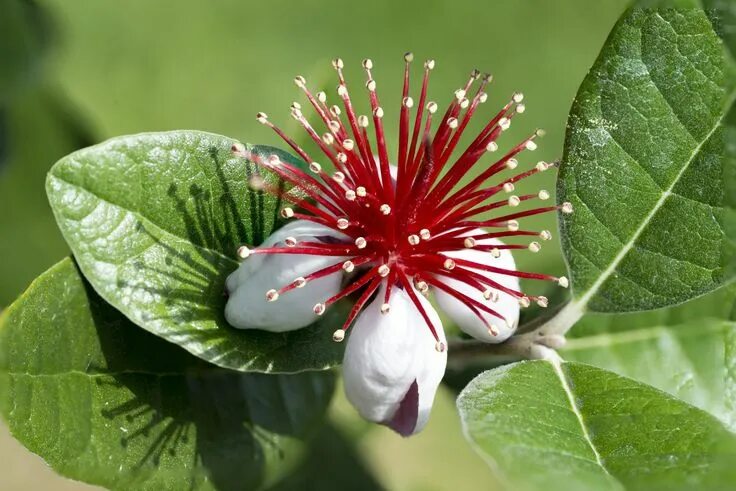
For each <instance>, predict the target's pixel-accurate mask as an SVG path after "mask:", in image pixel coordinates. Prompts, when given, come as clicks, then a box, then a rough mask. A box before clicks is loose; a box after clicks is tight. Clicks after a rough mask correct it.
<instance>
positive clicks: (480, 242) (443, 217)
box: [225, 53, 572, 435]
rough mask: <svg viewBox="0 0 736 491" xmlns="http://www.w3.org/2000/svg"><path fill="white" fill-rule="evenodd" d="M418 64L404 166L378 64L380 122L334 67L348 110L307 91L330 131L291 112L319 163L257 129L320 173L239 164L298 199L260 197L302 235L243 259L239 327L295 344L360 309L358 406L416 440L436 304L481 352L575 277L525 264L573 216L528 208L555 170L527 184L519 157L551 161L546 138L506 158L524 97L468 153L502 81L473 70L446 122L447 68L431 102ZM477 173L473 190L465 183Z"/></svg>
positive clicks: (428, 388) (532, 139)
mask: <svg viewBox="0 0 736 491" xmlns="http://www.w3.org/2000/svg"><path fill="white" fill-rule="evenodd" d="M412 58H413V56H412V55H411V54H410V53H407V54H406V55H405V61H406V63H405V71H404V84H403V93H402V102H401V107H400V109H399V116H398V117H399V120H398V126H399V135H398V148H397V149H396V153H395V154H392V155H391V156H389V149H388V146H387V145H386V136H385V133H384V127H383V118H384V109H383V107H382V106H381V103H380V100H379V97H378V92H377V86H376V81H375V79H374V78H373V75H372V68H373V62H372V61H371V60H364V61H363V67H364V69H365V73H366V78H367V80H366V84H365V87H366V89H367V92H368V97H369V101H370V107H371V113H370V116H368V115H358V114H356V111H355V109H354V107H353V102H352V99H351V94H350V92H349V90H348V86H347V84H346V82H345V77H344V74H343V62H342V60H340V59H336V60H334V61H333V66H334V68H335V70H336V72H337V77H338V82H339V84H338V86H337V97H338V99H339V100H340V103H341V104H340V105H329V104H328V102H327V96H326V94H325V93H324V92H319V93H317V94H313V93H312V92H311V91H310V90H309V89H308V88H307V83H306V80H305V79H304V78H303V77H296V79H295V83H296V85H297V86H298V87H299V88H300V89H302V91H303V92H304V94H305V96H306V99H307V101H308V103H309V104H310V105H311V106H312V108H313V109H314V111H315V113H316V116H317V118H318V119H319V120H320V122H321V124H322V125H323V126H324V128H323V129H322V130H318V129H316V128H314V127H313V126H312V124H311V123H310V122H309V121H308V120H307V118H306V117H305V116H304V114H303V112H302V106H301V105H300V104H299V103H296V102H295V103H293V104H292V106H291V115H292V117H293V118H294V119H295V120H296V121H297V122H298V123H299V124H300V125H301V126H302V127H303V128H304V130H305V131H306V133H307V135H308V136H309V137H310V139H311V140H312V141H313V142H314V143H315V144H316V145H317V146H318V147H319V149H320V151H321V157H320V159H315V158H313V157H312V155H310V154H308V153H307V151H306V150H304V149H303V148H302V147H300V146H299V145H298V144H297V143H296V142H295V141H294V140H293V139H291V138H290V137H289V136H287V135H286V133H285V132H284V131H282V130H281V129H280V128H279V127H277V126H276V125H274V124H273V123H272V122H271V121H270V119H269V118H268V116H267V115H266V114H264V113H258V115H257V119H258V121H259V122H261V123H262V124H264V125H266V126H268V127H270V128H272V129H273V130H274V131H275V132H276V133H277V134H278V135H279V136H280V137H281V138H283V140H284V141H285V142H286V143H287V144H288V145H289V146H290V147H291V148H292V149H293V151H294V152H296V153H297V154H298V155H299V156H300V157H301V158H302V159H303V160H304V161H305V162H306V163H307V167H308V169H309V171H306V170H302V169H301V168H299V167H297V166H295V165H292V164H289V163H287V162H284V161H283V160H282V159H280V158H279V157H278V156H277V155H271V156H269V157H267V158H261V157H259V156H258V155H255V154H251V153H250V152H249V151H248V150H247V149H246V148H245V147H244V146H242V145H239V144H237V145H234V146H233V152H234V153H235V154H236V155H240V156H242V157H243V158H248V159H251V160H253V161H255V162H256V163H257V164H258V165H260V166H262V167H264V168H266V169H268V170H270V171H272V172H274V173H276V174H277V175H279V176H280V177H281V178H282V179H283V180H284V181H286V182H287V183H289V184H290V185H291V186H292V187H290V188H276V187H267V186H266V185H265V184H264V183H263V181H258V182H257V183H255V185H257V186H259V187H261V188H264V189H265V190H266V191H268V192H270V193H272V194H274V195H277V196H279V197H280V198H281V199H283V200H284V201H286V202H288V203H289V204H290V205H291V206H290V207H287V208H284V209H283V210H281V214H282V216H283V217H284V218H288V219H292V220H293V221H292V222H290V223H289V224H287V225H286V226H284V227H283V228H281V229H279V230H277V231H276V232H274V234H273V235H272V236H271V237H269V238H268V240H267V241H266V242H265V243H264V244H262V245H261V246H259V247H257V248H249V247H247V246H243V247H241V248H240V250H239V254H240V256H241V257H242V258H244V259H246V260H245V261H244V262H243V263H242V265H241V266H240V268H239V269H238V270H237V271H235V272H234V273H233V274H232V275H231V276H230V277H229V278H228V281H227V288H228V292H229V295H230V297H229V300H228V304H227V308H226V311H225V315H226V318H227V320H228V321H229V322H230V324H232V325H233V326H234V327H237V328H243V329H249V328H255V329H266V330H270V331H274V332H281V331H286V330H292V329H299V328H303V327H306V326H308V325H309V324H311V323H312V322H313V321H314V320H315V319H316V318H317V317H318V316H320V315H322V314H323V313H324V312H325V310H326V309H328V308H329V307H330V306H331V305H332V304H334V303H335V302H337V301H338V300H341V299H343V298H345V297H347V296H349V295H352V294H355V296H356V300H355V303H354V305H353V307H352V310H351V311H350V313H349V314H348V316H347V318H346V319H345V321H344V324H343V326H342V327H341V328H340V329H338V330H336V331H335V332H334V334H333V339H334V340H335V341H338V342H340V341H343V339H345V338H346V337H347V348H346V351H345V358H344V361H343V373H344V380H345V391H346V394H347V397H348V399H349V400H350V401H351V402H352V404H353V405H354V406H355V407H356V408H357V409H358V411H359V412H360V414H361V415H363V416H364V417H365V418H367V419H369V420H371V421H375V422H378V423H382V424H385V425H387V426H389V427H391V428H393V429H394V430H396V431H397V432H399V433H401V434H402V435H411V434H413V433H415V432H417V431H419V430H421V429H422V428H423V427H424V425H425V424H426V422H427V419H428V417H429V411H430V408H431V406H432V401H433V399H434V395H435V392H436V390H437V387H438V385H439V383H440V380H441V379H442V375H443V374H444V370H445V365H446V362H447V343H446V340H445V335H444V331H443V327H442V324H441V322H440V318H439V316H438V315H437V312H436V311H435V310H434V308H433V307H432V305H431V304H430V303H429V301H428V300H427V299H426V298H425V297H427V296H428V295H429V293H430V292H433V293H434V296H435V298H436V302H437V304H438V305H439V307H440V308H442V309H443V310H444V311H445V313H446V314H447V316H448V317H449V318H450V319H452V320H453V321H454V322H455V323H457V325H458V326H459V327H460V329H462V330H463V331H464V332H466V333H467V334H469V335H470V336H472V337H474V338H477V339H479V340H481V341H485V342H489V343H498V342H502V341H504V340H506V339H507V338H509V337H510V336H511V335H512V334H513V333H514V331H515V330H516V327H517V324H518V319H519V309H520V307H525V306H528V305H529V304H530V303H531V302H536V303H537V304H539V305H540V306H542V307H546V305H547V299H546V298H545V297H542V296H532V295H526V294H525V293H523V292H522V291H521V289H520V285H519V279H520V278H531V279H537V280H546V281H553V282H557V283H558V284H560V285H561V286H563V287H566V286H567V279H566V278H565V277H559V278H558V277H554V276H549V275H545V274H540V273H533V272H524V271H519V270H517V269H516V265H515V261H514V258H513V256H512V251H521V250H527V251H531V252H533V253H534V252H538V251H539V250H540V247H541V246H540V241H545V240H549V239H550V238H551V234H550V232H549V231H547V230H529V229H525V228H523V227H522V225H521V223H520V221H521V220H522V219H524V218H526V217H529V216H532V215H538V214H541V213H547V212H552V211H556V210H562V211H563V212H571V211H572V207H571V205H570V204H569V203H563V204H561V205H554V204H547V203H546V202H547V201H548V200H549V199H550V193H549V192H547V191H545V190H540V191H538V192H536V193H533V194H523V195H519V194H515V186H516V184H517V183H518V182H519V181H521V180H523V179H526V178H528V177H530V176H532V175H534V174H537V173H539V172H544V171H546V170H547V169H549V168H550V167H552V165H550V164H548V163H546V162H543V161H541V162H538V163H537V164H536V165H534V166H532V167H531V168H529V169H527V170H523V171H520V170H517V167H519V166H520V163H519V160H518V158H519V156H520V154H521V153H522V152H533V151H534V150H535V149H536V148H537V143H536V140H537V138H539V137H540V136H541V134H542V132H541V131H539V130H538V131H536V132H534V133H533V134H532V135H530V136H529V137H528V138H526V139H525V140H524V141H522V142H520V143H518V144H517V145H515V146H513V147H511V149H510V150H508V151H506V152H505V153H502V152H501V151H500V148H499V145H498V143H497V141H498V139H499V137H500V136H501V135H502V133H503V132H504V131H506V130H507V129H508V128H509V127H510V125H511V122H512V120H513V119H514V118H515V117H516V116H517V115H519V114H521V113H523V112H524V109H525V106H524V103H523V99H524V96H523V95H522V94H521V93H514V94H513V95H512V96H511V97H510V99H509V101H508V102H507V103H506V104H505V105H504V106H503V107H502V108H501V110H500V111H498V112H497V113H496V114H495V115H493V116H492V117H491V118H490V120H489V121H488V122H487V124H486V125H485V126H484V127H483V129H482V130H481V132H480V133H479V134H478V135H476V136H475V138H474V139H473V140H472V142H471V143H470V144H469V145H468V146H467V147H466V148H465V149H464V150H462V151H460V150H459V149H458V144H459V142H460V139H461V137H462V136H463V134H464V132H465V130H466V128H467V126H468V123H469V122H470V121H471V118H472V117H473V116H474V115H475V113H476V111H477V110H478V109H479V107H480V106H481V105H482V104H483V103H484V102H486V99H487V95H486V92H485V90H486V88H487V87H488V84H489V83H490V82H491V77H490V76H489V75H481V73H480V72H478V71H477V70H473V72H472V73H471V74H470V77H469V78H468V79H467V81H466V82H465V83H464V85H463V86H462V87H461V88H459V89H458V90H456V91H455V93H454V97H452V100H451V102H450V104H449V106H448V107H447V109H446V110H445V112H444V113H443V114H442V115H441V116H440V114H441V113H439V112H438V105H437V104H436V103H435V102H432V101H429V100H428V87H429V79H430V73H431V71H432V70H433V68H434V65H435V63H434V61H432V60H430V61H427V62H426V63H425V64H424V73H423V78H422V84H421V90H420V94H419V98H418V100H417V102H416V103H415V101H414V99H413V98H412V97H411V96H410V95H409V87H410V66H411V62H412ZM471 90H472V93H471ZM371 127H372V128H371ZM369 132H371V133H373V142H372V141H371V138H370V137H369ZM488 158H490V159H491V162H490V163H487V162H486V160H487V159H488ZM320 160H321V162H320ZM392 162H395V165H392ZM471 171H472V175H473V177H472V179H469V180H467V182H465V181H463V178H464V177H466V176H468V175H469V173H471ZM537 202H538V203H540V204H539V205H535V203H537ZM530 205H531V206H530ZM519 239H521V240H523V241H524V242H523V243H518V242H519ZM506 241H511V242H513V241H515V242H514V243H506ZM351 326H352V327H351ZM349 331H352V333H351V334H349V335H348V332H349Z"/></svg>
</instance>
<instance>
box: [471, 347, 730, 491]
mask: <svg viewBox="0 0 736 491" xmlns="http://www.w3.org/2000/svg"><path fill="white" fill-rule="evenodd" d="M458 407H459V409H460V414H461V418H462V421H463V426H464V430H465V433H466V436H467V437H468V439H469V440H470V441H471V443H472V444H473V446H474V447H475V449H476V450H477V452H478V453H479V454H480V455H481V456H482V457H483V458H484V459H485V460H486V462H487V463H488V464H489V465H490V466H491V468H492V469H493V470H494V471H495V472H496V473H497V474H498V475H499V477H500V478H501V479H502V480H503V481H504V482H505V483H506V484H507V486H506V487H507V488H508V489H513V490H523V491H532V490H545V491H556V490H565V491H570V490H591V489H595V490H623V489H628V490H639V489H641V490H647V491H653V490H660V489H661V490H668V491H671V490H680V489H681V490H692V489H708V490H711V489H712V490H720V489H728V488H729V487H731V486H732V485H733V483H734V482H736V480H734V479H736V475H735V474H734V473H735V471H734V470H733V468H732V467H733V465H732V462H733V459H734V458H736V435H734V434H733V433H731V432H729V431H728V430H727V429H726V428H725V426H724V425H723V424H722V423H721V422H720V421H719V420H718V419H716V418H715V417H713V416H711V415H710V414H708V413H706V412H705V411H702V410H700V409H698V408H695V407H693V406H690V405H688V404H686V403H685V402H682V401H680V400H678V399H675V398H674V397H672V396H670V395H668V394H666V393H664V392H661V391H659V390H657V389H655V388H653V387H650V386H648V385H644V384H642V383H639V382H636V381H634V380H631V379H629V378H625V377H621V376H619V375H616V374H614V373H612V372H608V371H606V370H602V369H599V368H594V367H592V366H588V365H584V364H581V363H562V364H560V365H558V364H554V363H550V362H547V361H532V362H520V363H515V364H512V365H506V366H504V367H502V368H498V369H495V370H491V371H488V372H485V373H483V374H481V375H480V376H478V377H477V378H476V379H474V380H473V381H472V382H471V383H470V384H469V385H468V386H467V387H466V388H465V390H463V392H462V393H461V394H460V396H459V398H458ZM729 467H730V468H729Z"/></svg>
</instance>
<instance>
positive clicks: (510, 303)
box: [434, 231, 520, 343]
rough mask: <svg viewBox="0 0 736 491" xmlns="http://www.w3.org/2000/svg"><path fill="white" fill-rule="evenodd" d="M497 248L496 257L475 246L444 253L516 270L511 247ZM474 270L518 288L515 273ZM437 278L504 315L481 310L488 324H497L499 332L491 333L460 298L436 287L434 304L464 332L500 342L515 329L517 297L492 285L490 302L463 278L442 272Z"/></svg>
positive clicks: (497, 242)
mask: <svg viewBox="0 0 736 491" xmlns="http://www.w3.org/2000/svg"><path fill="white" fill-rule="evenodd" d="M472 233H473V234H475V233H482V232H481V231H474V232H472ZM478 244H484V245H502V244H503V243H502V242H501V241H500V240H497V239H485V240H480V241H478ZM500 252H501V255H500V257H498V258H494V257H493V256H492V255H491V254H490V253H488V252H481V251H478V250H474V249H465V250H462V251H452V252H448V253H446V254H447V255H448V256H450V257H454V258H458V259H466V260H468V261H473V262H476V263H482V264H487V265H489V266H496V267H499V268H505V269H510V270H514V271H515V270H516V264H515V263H514V258H513V256H512V255H511V251H509V250H508V249H506V250H501V251H500ZM474 271H477V272H478V273H480V274H482V275H484V276H486V277H487V278H491V279H492V280H493V281H495V282H496V283H500V284H501V285H503V286H505V287H507V288H512V289H514V290H517V291H518V290H519V279H518V278H516V277H515V276H508V275H503V274H497V273H489V272H487V271H481V270H478V269H474ZM440 279H441V280H442V281H443V282H445V283H447V284H448V285H449V286H450V287H452V288H453V289H455V290H457V291H458V292H460V293H462V294H464V295H467V296H469V297H471V298H473V299H475V300H477V301H479V302H482V303H484V304H485V305H488V307H490V308H491V309H493V310H495V311H496V312H498V313H499V314H500V315H501V317H503V320H502V319H498V318H496V317H494V316H492V315H491V314H489V313H486V312H483V311H480V312H481V315H483V317H484V318H485V319H486V320H487V321H488V322H489V323H490V324H492V325H494V326H495V327H496V331H497V332H498V335H496V336H494V335H492V334H491V333H490V332H489V330H488V327H487V326H486V324H485V323H484V322H483V321H482V320H481V319H479V318H478V316H477V315H476V314H475V313H474V312H473V311H472V310H470V309H469V308H468V307H467V306H466V305H465V304H464V303H462V302H461V301H460V300H458V299H457V298H455V297H453V296H452V295H450V294H449V293H446V292H444V291H442V290H440V289H438V288H435V289H434V293H435V298H436V299H437V304H438V305H439V306H440V308H441V309H442V310H443V311H444V312H445V313H446V314H447V315H448V317H450V319H452V320H453V322H455V323H456V324H457V325H458V327H460V329H462V330H463V332H465V333H467V334H469V335H470V336H473V337H474V338H476V339H478V340H480V341H485V342H488V343H501V342H503V341H505V340H506V339H508V338H509V337H510V336H511V335H512V334H513V333H514V331H516V327H517V326H518V324H519V310H520V307H519V302H518V300H517V299H516V298H514V297H512V296H511V295H509V294H507V293H504V292H501V291H498V290H495V289H492V290H493V292H494V294H497V295H498V300H497V301H496V302H490V301H488V300H486V299H485V298H483V293H482V292H479V291H478V290H476V289H475V288H473V287H471V286H470V285H468V284H466V283H463V282H462V281H458V280H452V279H449V278H447V277H444V276H443V277H441V278H440Z"/></svg>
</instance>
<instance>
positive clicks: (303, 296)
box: [225, 220, 347, 332]
mask: <svg viewBox="0 0 736 491" xmlns="http://www.w3.org/2000/svg"><path fill="white" fill-rule="evenodd" d="M287 237H294V238H296V239H297V240H309V241H314V240H318V238H319V237H332V238H340V239H344V238H345V236H344V235H342V234H340V233H338V232H336V231H335V230H332V229H331V228H329V227H325V226H323V225H319V224H316V223H312V222H309V221H305V220H296V221H293V222H289V223H288V224H287V225H285V226H283V227H282V228H280V229H279V230H277V231H276V232H274V233H273V234H271V236H270V237H269V238H268V239H266V241H265V242H264V243H263V244H262V247H270V246H274V245H278V244H280V243H283V241H284V240H285V239H286V238H287ZM346 259H347V258H344V257H328V256H312V255H306V254H254V255H252V256H251V257H249V258H247V259H246V260H245V261H243V263H242V264H241V265H240V267H238V269H237V270H235V272H233V273H232V274H231V275H230V276H229V277H228V278H227V282H226V287H227V291H228V293H229V295H230V296H229V298H228V301H227V305H226V306H225V318H226V319H227V321H228V323H229V324H230V325H231V326H233V327H237V328H239V329H265V330H267V331H272V332H283V331H291V330H294V329H299V328H301V327H304V326H307V325H309V324H311V323H312V322H314V321H315V320H316V319H317V315H316V314H315V313H314V311H313V310H312V309H313V307H314V305H315V304H316V303H319V302H323V301H325V300H327V299H328V298H329V297H331V296H333V295H335V294H336V293H338V292H339V291H340V286H341V282H342V278H343V275H342V272H337V273H334V274H331V275H329V276H325V277H324V278H320V279H317V280H314V281H310V282H309V283H307V285H306V286H305V287H303V288H296V289H294V290H291V291H289V292H286V293H284V294H283V295H281V296H280V297H279V299H278V300H277V301H275V302H269V301H267V300H266V292H267V291H268V290H270V289H276V290H278V289H279V288H281V287H283V286H286V285H288V284H289V283H291V282H292V281H294V280H295V279H296V278H298V277H300V276H307V275H308V274H310V273H313V272H315V271H317V270H320V269H322V268H325V267H327V266H330V265H332V264H335V263H338V262H342V261H345V260H346Z"/></svg>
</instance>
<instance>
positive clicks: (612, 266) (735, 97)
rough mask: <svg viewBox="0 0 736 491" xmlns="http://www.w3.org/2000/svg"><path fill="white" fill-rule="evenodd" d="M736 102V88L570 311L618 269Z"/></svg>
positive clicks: (583, 305)
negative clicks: (637, 225)
mask: <svg viewBox="0 0 736 491" xmlns="http://www.w3.org/2000/svg"><path fill="white" fill-rule="evenodd" d="M734 102H736V89H734V90H733V91H732V92H731V93H730V94H729V96H728V98H727V101H726V104H725V105H724V108H723V111H722V113H721V116H720V117H719V118H718V121H716V123H715V124H714V125H713V128H711V130H710V131H709V132H708V133H707V134H706V135H705V136H704V137H703V139H702V141H701V142H700V143H699V144H698V145H697V146H696V147H695V148H694V149H693V152H692V153H691V155H690V158H688V160H687V162H685V164H684V165H683V166H682V168H681V169H680V171H679V172H678V173H677V175H676V176H675V178H674V179H673V181H672V183H671V184H670V186H669V187H668V188H667V189H664V190H662V193H661V196H660V197H659V199H658V200H657V202H656V203H655V204H654V206H653V207H652V210H651V211H650V212H649V213H648V214H647V215H646V216H645V217H644V219H643V220H642V222H641V224H640V225H639V227H638V228H637V229H636V231H634V234H633V235H632V236H631V237H630V238H629V240H628V241H627V242H626V243H625V244H623V247H622V248H621V250H620V251H619V253H618V254H617V255H616V257H614V258H613V260H612V261H611V262H610V263H609V265H608V266H607V267H606V269H605V270H603V272H602V273H601V274H600V275H599V276H598V278H597V279H596V280H595V282H594V283H593V284H592V285H591V286H590V288H588V290H586V291H585V293H583V295H582V296H580V297H578V298H577V299H575V300H573V301H572V302H570V304H569V305H568V307H569V308H570V311H574V310H576V311H580V312H581V313H582V312H583V311H584V310H585V308H586V306H587V305H588V302H590V300H591V299H592V298H593V296H595V294H596V293H598V290H600V288H601V287H602V286H603V284H604V283H605V282H606V281H607V280H608V278H609V277H610V276H611V275H612V274H613V273H614V272H615V271H616V268H617V267H618V265H619V264H620V263H621V261H623V260H624V258H625V257H626V256H627V255H628V254H629V252H630V251H631V249H632V248H633V247H634V244H636V242H637V240H639V237H640V236H641V234H642V233H644V230H646V228H647V227H648V226H649V223H650V222H651V221H652V219H653V218H654V216H655V215H656V214H657V212H658V211H659V210H660V209H661V208H662V206H664V204H665V202H666V201H667V200H668V199H669V197H670V196H671V195H672V194H673V190H674V188H675V186H677V183H678V182H679V181H680V179H681V178H682V176H683V175H684V174H685V172H686V171H687V169H689V168H690V165H691V164H692V163H693V161H694V160H695V158H696V157H697V156H698V154H699V153H700V151H701V150H702V148H703V146H704V145H705V144H706V143H707V142H708V140H710V138H711V137H712V136H713V134H714V133H715V132H716V130H718V128H720V127H721V124H722V123H723V120H724V119H725V117H726V115H727V114H728V110H729V108H730V107H731V106H732V105H733V104H734Z"/></svg>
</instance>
